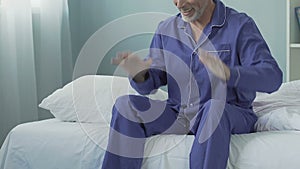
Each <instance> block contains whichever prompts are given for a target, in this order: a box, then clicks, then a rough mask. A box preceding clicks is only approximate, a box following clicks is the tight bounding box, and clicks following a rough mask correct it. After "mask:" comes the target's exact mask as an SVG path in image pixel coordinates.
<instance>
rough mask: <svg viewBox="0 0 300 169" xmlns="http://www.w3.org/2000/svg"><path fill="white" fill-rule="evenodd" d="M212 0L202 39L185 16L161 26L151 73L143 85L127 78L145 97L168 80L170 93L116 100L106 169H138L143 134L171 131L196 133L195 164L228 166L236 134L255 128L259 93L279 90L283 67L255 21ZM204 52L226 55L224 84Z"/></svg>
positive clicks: (197, 168)
mask: <svg viewBox="0 0 300 169" xmlns="http://www.w3.org/2000/svg"><path fill="white" fill-rule="evenodd" d="M214 2H215V4H216V6H215V9H214V12H213V15H212V18H211V21H210V22H209V23H208V24H207V25H206V26H205V28H204V29H203V32H202V34H201V36H200V38H199V40H198V41H197V42H196V41H194V39H193V38H192V37H193V33H192V29H191V25H190V24H189V23H187V22H184V21H183V20H182V18H181V15H180V14H178V15H176V16H173V17H170V18H168V19H166V20H165V21H163V22H161V23H160V24H159V26H158V28H157V30H156V33H155V34H154V36H153V39H152V42H151V46H150V49H149V55H148V57H149V58H151V59H152V64H151V66H150V68H149V70H148V71H147V74H146V75H147V76H145V77H147V78H146V79H145V81H144V82H141V83H136V82H135V81H134V80H133V79H131V78H130V83H131V86H132V87H133V88H134V89H135V90H136V91H138V92H139V93H140V94H142V95H146V94H149V93H151V92H153V90H156V89H158V88H159V87H161V86H165V85H167V88H168V97H169V98H168V100H167V101H165V102H163V101H152V100H148V99H147V98H146V97H142V96H123V97H121V98H119V99H118V100H117V102H116V103H115V106H114V108H113V118H112V121H111V130H110V138H109V145H108V151H107V152H106V155H105V159H104V163H103V168H104V169H126V167H127V168H128V169H139V168H140V167H141V163H142V157H143V150H144V143H145V138H147V137H150V136H152V135H156V134H168V133H173V134H187V133H189V134H194V135H195V141H194V143H193V147H192V151H191V153H190V167H191V168H192V169H225V167H226V163H227V160H228V154H229V143H230V136H231V134H240V133H249V132H251V131H253V125H254V123H255V121H256V119H257V117H256V116H255V114H254V112H253V110H252V102H253V100H254V99H255V96H256V92H267V93H271V92H273V91H276V90H277V89H278V88H279V87H280V85H281V83H282V72H281V70H280V68H279V66H278V64H277V62H276V61H275V59H274V58H273V57H272V55H271V52H270V50H269V48H268V45H267V43H266V42H265V40H264V39H263V37H262V35H261V33H260V32H259V30H258V28H257V26H256V24H255V22H254V21H253V19H252V18H251V17H249V16H247V15H246V14H244V13H238V12H237V11H235V10H234V9H231V8H229V7H225V5H224V4H223V3H222V2H221V1H220V0H214ZM199 51H200V52H201V51H206V52H207V53H210V54H211V55H214V56H216V57H218V58H219V59H220V60H222V62H223V63H224V64H226V65H227V66H228V68H229V71H230V78H229V79H228V80H227V81H226V82H222V81H221V80H220V79H218V78H217V77H215V76H214V74H213V73H211V72H210V71H209V70H207V69H206V68H205V66H204V65H203V64H202V62H201V61H200V60H199V55H200V56H201V53H199ZM151 105H152V106H151ZM148 109H149V110H148ZM182 117H184V118H182ZM120 133H122V134H120Z"/></svg>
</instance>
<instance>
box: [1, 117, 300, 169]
mask: <svg viewBox="0 0 300 169" xmlns="http://www.w3.org/2000/svg"><path fill="white" fill-rule="evenodd" d="M108 129H109V127H108V126H107V125H105V124H103V123H102V124H101V123H94V124H92V123H84V124H83V123H71V122H61V121H60V120H58V119H49V120H43V121H38V122H32V123H25V124H21V125H19V126H17V127H15V128H14V129H13V130H12V131H11V132H10V133H9V135H8V136H7V138H6V140H5V142H4V144H3V145H2V147H1V150H0V167H1V169H97V168H101V164H102V160H103V155H104V152H105V150H104V148H105V147H106V145H107V139H108ZM193 139H194V138H193V136H180V135H165V136H155V137H152V138H150V139H149V140H147V143H146V148H145V153H146V154H147V155H149V156H151V157H149V158H146V159H145V160H144V162H143V167H142V168H143V169H188V168H189V163H188V158H189V151H190V148H191V145H192V142H193ZM299 141H300V132H299V131H272V132H259V133H252V134H243V135H233V136H232V140H231V148H230V158H229V160H228V167H227V168H228V169H283V168H289V169H299V166H300V160H299V157H300V145H299ZM162 150H163V152H162Z"/></svg>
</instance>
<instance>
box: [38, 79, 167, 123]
mask: <svg viewBox="0 0 300 169" xmlns="http://www.w3.org/2000/svg"><path fill="white" fill-rule="evenodd" d="M127 94H135V95H137V94H138V93H137V92H136V91H135V90H134V89H133V88H131V86H130V83H129V80H128V78H126V77H118V76H105V75H87V76H82V77H80V78H78V79H76V80H74V81H72V82H70V83H69V84H67V85H65V86H64V87H63V88H61V89H57V90H56V91H54V92H53V93H52V94H51V95H49V96H48V97H46V98H44V99H43V100H42V102H41V103H40V104H39V107H41V108H44V109H47V110H50V112H51V113H52V114H53V115H54V117H56V118H58V119H61V120H63V121H76V122H109V121H110V119H111V110H112V107H113V104H114V102H115V100H116V99H117V98H118V97H119V96H122V95H127ZM149 97H150V98H152V99H156V100H165V99H167V97H168V96H167V92H165V91H163V90H161V89H159V90H157V92H156V93H155V94H152V95H149Z"/></svg>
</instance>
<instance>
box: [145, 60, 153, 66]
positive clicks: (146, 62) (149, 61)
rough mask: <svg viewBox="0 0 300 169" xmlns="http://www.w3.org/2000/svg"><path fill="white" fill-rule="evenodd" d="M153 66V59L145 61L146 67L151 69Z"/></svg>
mask: <svg viewBox="0 0 300 169" xmlns="http://www.w3.org/2000/svg"><path fill="white" fill-rule="evenodd" d="M151 64H152V58H148V59H147V60H146V61H145V65H146V66H147V67H150V66H151Z"/></svg>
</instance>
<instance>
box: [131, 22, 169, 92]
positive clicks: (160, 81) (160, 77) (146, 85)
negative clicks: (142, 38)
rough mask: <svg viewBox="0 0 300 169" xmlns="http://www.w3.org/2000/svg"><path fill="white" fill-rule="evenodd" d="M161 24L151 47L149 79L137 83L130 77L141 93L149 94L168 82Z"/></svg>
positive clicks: (132, 84) (132, 83) (135, 87)
mask: <svg viewBox="0 0 300 169" xmlns="http://www.w3.org/2000/svg"><path fill="white" fill-rule="evenodd" d="M159 29H160V28H159V26H158V28H157V30H156V33H155V34H154V36H153V38H152V42H151V45H150V49H149V54H148V56H147V58H146V59H148V58H149V57H150V58H151V59H152V64H151V66H150V68H149V70H148V73H147V79H146V80H145V81H144V82H141V83H137V82H135V81H134V80H133V79H132V78H129V80H130V84H131V86H132V87H133V88H134V89H135V90H136V91H137V92H138V93H140V94H142V95H147V94H150V93H151V92H152V91H153V90H155V89H158V88H159V87H161V86H163V85H166V84H167V75H166V68H165V62H164V55H163V53H164V52H163V43H162V34H160V33H159V32H160V30H159Z"/></svg>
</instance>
